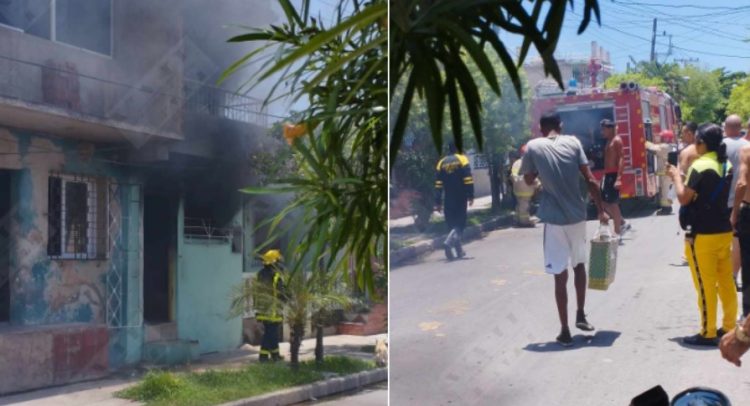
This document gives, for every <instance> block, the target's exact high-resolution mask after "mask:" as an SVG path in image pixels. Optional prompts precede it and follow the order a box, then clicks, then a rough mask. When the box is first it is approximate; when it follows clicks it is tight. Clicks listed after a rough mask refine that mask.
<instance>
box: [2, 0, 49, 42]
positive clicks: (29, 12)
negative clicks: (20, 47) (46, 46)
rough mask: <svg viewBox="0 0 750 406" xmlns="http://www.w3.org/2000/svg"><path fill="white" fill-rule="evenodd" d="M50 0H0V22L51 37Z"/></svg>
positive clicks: (39, 35) (32, 33)
mask: <svg viewBox="0 0 750 406" xmlns="http://www.w3.org/2000/svg"><path fill="white" fill-rule="evenodd" d="M50 10H51V8H50V0H0V24H4V25H7V26H9V27H14V28H17V29H19V30H21V31H23V32H25V33H27V34H31V35H35V36H37V37H42V38H46V39H51V37H50V28H51V22H52V18H51V14H50Z"/></svg>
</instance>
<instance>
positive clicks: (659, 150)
mask: <svg viewBox="0 0 750 406" xmlns="http://www.w3.org/2000/svg"><path fill="white" fill-rule="evenodd" d="M673 142H674V134H673V133H672V131H670V130H664V131H662V132H661V134H658V135H656V136H655V137H654V142H650V141H646V149H648V150H649V151H651V152H653V153H654V154H655V155H656V176H658V177H659V207H660V208H661V209H660V210H659V211H658V212H657V215H659V216H665V215H669V214H672V199H671V198H670V196H669V194H670V190H671V188H672V179H671V178H670V177H669V176H668V175H667V163H668V162H667V161H668V157H669V153H670V152H672V150H673V149H674V148H673V145H672V143H673Z"/></svg>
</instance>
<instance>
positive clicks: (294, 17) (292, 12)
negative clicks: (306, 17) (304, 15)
mask: <svg viewBox="0 0 750 406" xmlns="http://www.w3.org/2000/svg"><path fill="white" fill-rule="evenodd" d="M279 4H280V5H281V8H282V9H283V10H284V14H286V19H287V20H288V21H289V22H292V21H294V22H296V23H297V24H299V25H303V22H302V19H301V18H300V17H299V14H298V13H297V10H296V9H295V8H294V6H293V5H292V2H291V1H290V0H279Z"/></svg>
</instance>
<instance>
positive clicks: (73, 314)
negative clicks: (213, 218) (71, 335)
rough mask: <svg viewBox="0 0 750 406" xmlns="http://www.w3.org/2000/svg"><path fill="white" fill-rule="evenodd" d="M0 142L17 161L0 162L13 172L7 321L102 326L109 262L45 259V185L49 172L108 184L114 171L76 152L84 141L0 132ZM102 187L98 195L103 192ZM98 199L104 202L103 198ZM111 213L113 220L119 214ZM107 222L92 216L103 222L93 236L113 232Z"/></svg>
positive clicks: (103, 217) (114, 207)
mask: <svg viewBox="0 0 750 406" xmlns="http://www.w3.org/2000/svg"><path fill="white" fill-rule="evenodd" d="M0 141H2V142H0V152H2V156H15V157H17V160H16V162H9V161H8V160H3V161H0V165H1V166H0V168H2V167H4V168H9V169H15V171H14V172H13V180H12V181H11V190H12V193H11V198H12V201H13V203H12V206H13V209H12V213H13V215H12V216H11V221H10V227H11V230H12V233H11V235H12V236H14V237H13V239H12V241H10V245H11V247H10V249H11V255H10V265H11V278H10V279H11V292H12V294H11V317H10V318H11V322H12V323H14V324H23V325H34V324H53V323H71V322H81V323H104V322H105V321H106V320H105V319H106V315H105V312H106V298H107V292H106V276H107V272H108V271H109V269H110V267H111V266H113V264H112V261H111V260H110V259H109V258H108V257H107V256H106V255H101V258H99V259H87V260H80V259H73V258H59V259H58V258H55V259H51V258H50V256H49V254H48V238H49V235H48V234H49V224H48V219H49V215H50V214H49V213H50V210H49V207H48V206H49V200H48V198H49V188H48V184H49V179H50V174H51V173H56V172H59V173H63V174H64V173H77V174H86V173H89V174H91V175H95V176H99V177H101V176H104V177H107V178H109V179H113V180H114V179H116V177H117V176H119V173H118V172H116V171H114V170H112V169H111V168H108V165H104V164H103V163H102V161H100V160H97V159H96V158H95V157H94V159H92V156H91V155H89V154H83V153H81V151H90V148H88V147H86V146H85V143H75V142H70V141H63V140H58V139H50V138H46V137H43V136H37V135H29V134H16V133H10V132H7V131H3V132H2V133H0ZM82 145H83V146H82ZM12 164H15V165H12ZM104 185H105V186H104V187H102V189H104V190H102V191H101V192H99V193H106V192H107V187H106V183H104ZM118 197H119V196H118ZM100 200H101V199H100ZM103 201H104V202H105V203H106V201H107V199H106V198H104V200H103ZM91 204H95V203H91ZM119 207H120V205H119V204H108V205H106V204H105V205H104V206H103V207H102V208H106V209H110V208H111V209H112V210H118V211H119ZM111 214H112V215H113V216H114V217H116V216H119V212H118V213H111ZM108 220H109V218H108V216H107V215H106V214H105V215H101V214H100V215H99V217H97V221H99V222H100V223H101V222H103V224H100V225H99V227H98V230H97V231H98V232H99V234H100V235H99V238H106V237H107V233H109V232H111V231H114V232H115V233H116V232H117V231H118V230H110V225H111V224H109V222H108ZM115 226H119V223H116V224H115ZM105 241H106V240H105ZM105 249H106V248H105Z"/></svg>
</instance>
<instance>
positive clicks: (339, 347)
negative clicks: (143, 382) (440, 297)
mask: <svg viewBox="0 0 750 406" xmlns="http://www.w3.org/2000/svg"><path fill="white" fill-rule="evenodd" d="M386 337H387V334H378V335H374V336H349V335H337V336H328V337H325V339H324V340H323V342H324V344H325V354H326V356H328V355H346V356H350V357H357V358H363V359H368V360H371V359H373V354H372V353H370V352H365V351H363V348H362V347H364V346H373V345H375V341H376V340H377V339H384V338H386ZM259 350H260V347H259V346H251V345H247V344H245V345H243V346H242V347H240V348H238V349H237V350H234V351H228V352H222V353H215V354H207V355H204V356H201V358H200V360H199V362H198V363H196V364H193V365H189V366H184V367H180V368H178V369H176V371H177V372H201V371H205V370H207V369H235V368H242V367H243V366H244V365H247V364H248V363H251V362H258V361H257V360H258V351H259ZM280 350H281V354H282V355H283V356H284V357H285V358H286V359H287V360H289V343H281V348H280ZM314 358H315V339H314V338H310V339H306V340H304V341H303V342H302V347H301V348H300V360H301V361H302V360H308V359H314ZM138 380H139V379H138V377H136V376H127V377H126V376H119V377H112V378H107V379H101V380H97V381H91V382H83V383H77V384H72V385H66V386H60V387H55V388H47V389H39V390H35V391H32V392H25V393H20V394H17V395H10V396H5V397H0V405H11V404H12V405H21V406H83V405H95V406H125V405H130V406H132V405H137V404H140V403H138V402H132V401H129V400H126V399H119V398H115V397H114V394H115V392H118V391H120V390H122V389H125V388H126V387H128V386H130V385H132V384H135V383H137V382H138Z"/></svg>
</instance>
